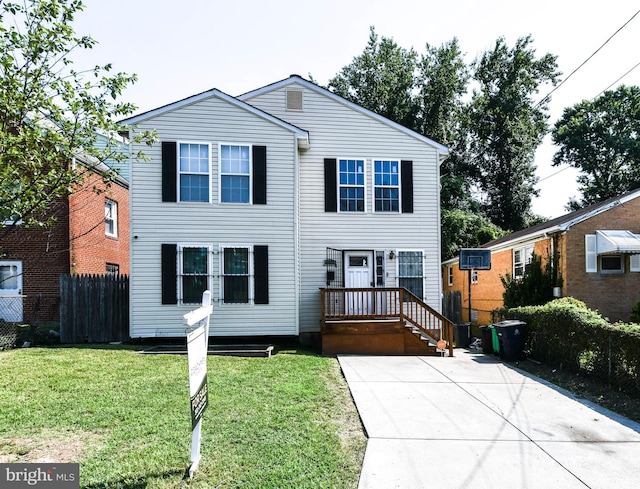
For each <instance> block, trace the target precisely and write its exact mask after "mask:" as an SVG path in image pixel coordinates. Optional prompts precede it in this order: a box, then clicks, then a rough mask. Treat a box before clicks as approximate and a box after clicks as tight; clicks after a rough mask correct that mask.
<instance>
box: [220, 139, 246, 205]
mask: <svg viewBox="0 0 640 489" xmlns="http://www.w3.org/2000/svg"><path fill="white" fill-rule="evenodd" d="M220 201H221V202H239V203H244V204H249V203H250V202H251V147H250V146H248V145H228V144H222V145H220Z"/></svg>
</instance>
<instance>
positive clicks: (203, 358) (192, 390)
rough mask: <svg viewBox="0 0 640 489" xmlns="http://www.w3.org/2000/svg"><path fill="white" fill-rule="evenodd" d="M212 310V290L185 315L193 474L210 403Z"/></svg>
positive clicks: (191, 469) (190, 472)
mask: <svg viewBox="0 0 640 489" xmlns="http://www.w3.org/2000/svg"><path fill="white" fill-rule="evenodd" d="M212 312H213V306H212V305H211V292H209V291H208V290H206V291H205V292H204V293H203V294H202V306H201V307H200V308H198V309H196V310H195V311H191V312H190V313H187V314H185V315H184V316H183V317H184V325H185V327H186V328H188V331H187V359H188V363H189V397H190V399H191V429H192V433H191V466H190V467H189V477H193V474H194V472H195V471H196V470H197V469H198V465H199V463H200V442H201V435H202V415H203V414H204V411H205V410H206V409H207V405H208V402H209V398H208V391H207V351H208V349H209V318H210V316H211V313H212Z"/></svg>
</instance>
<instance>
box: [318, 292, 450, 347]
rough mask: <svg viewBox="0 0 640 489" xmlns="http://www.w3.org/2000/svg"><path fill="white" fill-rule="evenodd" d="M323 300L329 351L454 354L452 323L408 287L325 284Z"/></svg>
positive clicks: (323, 328)
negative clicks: (339, 286) (336, 286)
mask: <svg viewBox="0 0 640 489" xmlns="http://www.w3.org/2000/svg"><path fill="white" fill-rule="evenodd" d="M321 303H322V324H321V331H322V352H323V353H324V354H328V355H333V354H337V353H357V354H371V355H436V354H439V353H440V351H441V350H446V351H448V354H449V356H453V323H452V322H451V321H449V320H448V319H447V318H445V317H444V316H442V315H441V314H440V313H438V312H437V311H435V310H433V309H432V308H431V307H429V306H428V305H427V304H425V303H424V302H423V301H422V300H420V299H419V298H417V297H416V296H415V295H413V294H412V293H411V292H409V291H408V290H406V289H404V288H401V287H400V288H359V289H346V288H327V289H321ZM441 341H444V344H441V345H440V346H443V347H444V348H438V343H439V342H441Z"/></svg>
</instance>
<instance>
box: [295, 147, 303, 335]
mask: <svg viewBox="0 0 640 489" xmlns="http://www.w3.org/2000/svg"><path fill="white" fill-rule="evenodd" d="M293 154H294V159H293V187H294V189H293V195H294V199H293V253H294V272H293V280H294V283H295V287H294V288H293V289H294V292H293V295H294V297H293V300H294V304H295V308H294V315H293V316H294V317H293V320H294V322H295V325H296V326H295V327H296V336H298V338H299V337H300V294H301V291H300V288H301V287H302V284H301V283H300V266H301V265H300V181H299V179H300V169H299V165H300V149H299V147H298V136H297V135H294V136H293Z"/></svg>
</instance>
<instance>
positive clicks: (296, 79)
mask: <svg viewBox="0 0 640 489" xmlns="http://www.w3.org/2000/svg"><path fill="white" fill-rule="evenodd" d="M292 83H298V84H301V85H304V86H305V88H308V89H309V90H313V91H315V92H317V93H321V94H323V95H325V96H327V97H329V98H331V99H333V100H334V101H336V102H338V103H341V104H343V105H346V106H347V107H349V108H351V109H354V110H356V111H358V112H361V113H363V114H365V115H366V116H368V117H371V118H373V119H376V120H378V121H379V122H382V123H383V124H386V125H388V126H391V127H393V128H394V129H397V130H399V131H401V132H403V133H405V134H407V135H409V136H412V137H414V138H416V139H419V140H420V141H422V142H424V143H427V144H429V145H431V146H433V147H434V148H435V149H437V150H438V153H439V154H440V157H441V160H444V159H445V158H446V157H447V156H449V148H448V147H447V146H445V145H443V144H440V143H437V142H436V141H434V140H433V139H430V138H428V137H426V136H423V135H422V134H420V133H417V132H415V131H413V130H411V129H409V128H407V127H405V126H403V125H402V124H398V123H397V122H394V121H392V120H390V119H387V118H386V117H384V116H381V115H379V114H376V113H375V112H373V111H371V110H369V109H365V108H364V107H362V106H360V105H358V104H356V103H354V102H351V101H349V100H347V99H346V98H344V97H341V96H340V95H338V94H335V93H333V92H332V91H330V90H327V89H326V88H323V87H321V86H319V85H316V84H315V83H313V82H310V81H309V80H306V79H304V78H302V77H301V76H299V75H291V76H290V77H289V78H285V79H284V80H280V81H278V82H275V83H271V84H269V85H266V86H264V87H262V88H258V89H256V90H252V91H250V92H247V93H243V94H242V95H238V99H239V100H243V101H246V100H248V99H250V98H253V97H256V96H258V95H262V94H264V93H267V92H270V91H273V90H278V89H280V88H282V87H284V86H287V85H290V84H292Z"/></svg>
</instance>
